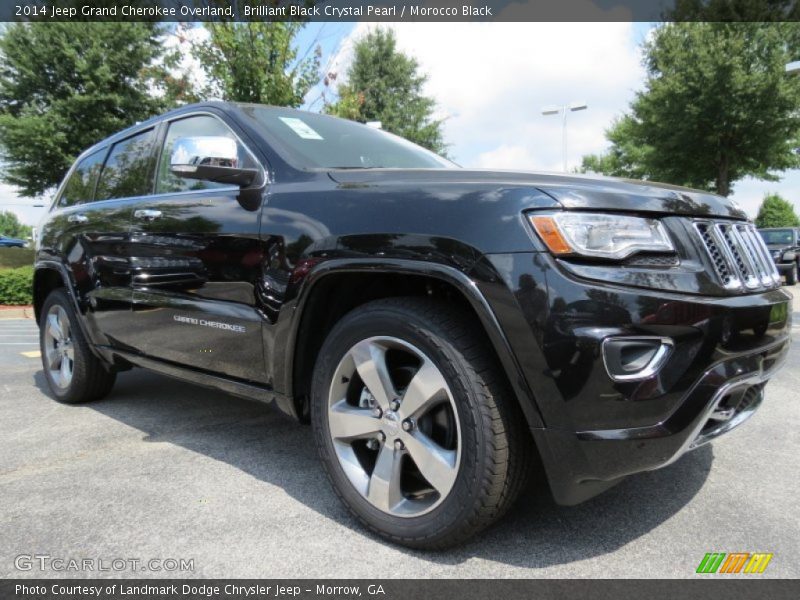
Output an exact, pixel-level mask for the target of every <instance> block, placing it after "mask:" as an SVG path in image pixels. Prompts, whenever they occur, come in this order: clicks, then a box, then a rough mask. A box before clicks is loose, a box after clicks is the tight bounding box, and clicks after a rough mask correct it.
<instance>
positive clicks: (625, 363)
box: [603, 336, 674, 381]
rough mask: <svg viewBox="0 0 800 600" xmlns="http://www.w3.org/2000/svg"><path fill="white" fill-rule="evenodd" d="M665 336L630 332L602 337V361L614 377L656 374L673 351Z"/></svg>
mask: <svg viewBox="0 0 800 600" xmlns="http://www.w3.org/2000/svg"><path fill="white" fill-rule="evenodd" d="M673 346H674V344H673V342H672V340H671V339H670V338H666V337H648V336H629V337H612V338H606V339H605V340H603V362H604V363H605V366H606V371H607V372H608V375H609V377H611V379H613V380H614V381H637V380H640V379H647V378H648V377H652V376H653V375H655V374H656V373H657V372H658V370H659V369H660V368H661V367H662V366H664V363H665V362H667V358H669V355H670V354H671V353H672V349H673Z"/></svg>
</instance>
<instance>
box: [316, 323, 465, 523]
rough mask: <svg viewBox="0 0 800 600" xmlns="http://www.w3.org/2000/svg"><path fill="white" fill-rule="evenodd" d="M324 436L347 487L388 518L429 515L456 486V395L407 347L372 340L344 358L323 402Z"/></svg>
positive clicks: (427, 360)
mask: <svg viewBox="0 0 800 600" xmlns="http://www.w3.org/2000/svg"><path fill="white" fill-rule="evenodd" d="M328 431H329V434H330V437H331V440H332V442H333V446H334V450H335V452H336V456H337V458H338V460H339V464H340V466H341V467H342V470H343V471H344V473H345V474H346V475H347V478H348V479H349V480H350V483H351V484H352V485H353V486H354V487H355V489H356V490H357V491H358V492H359V493H360V494H361V495H362V496H363V497H364V498H366V499H367V501H369V502H370V504H372V505H373V506H374V507H375V508H377V509H379V510H381V511H383V512H385V513H388V514H390V515H392V516H396V517H416V516H419V515H422V514H425V513H427V512H429V511H431V510H433V509H434V508H435V507H436V506H438V505H439V504H440V503H441V502H442V501H443V500H444V499H445V498H446V497H447V495H448V494H449V492H450V491H451V490H452V488H453V485H454V484H455V481H456V476H457V474H458V468H459V463H460V454H461V434H460V428H459V422H458V412H457V408H456V404H455V401H454V399H453V395H452V393H451V392H450V389H449V387H448V385H447V382H446V380H445V378H444V376H443V375H442V373H441V371H440V370H439V368H438V367H437V366H436V365H435V364H434V362H433V361H432V360H431V359H430V358H428V357H427V356H426V355H425V354H424V353H423V352H422V351H421V350H420V349H419V348H417V347H415V346H413V345H412V344H409V343H408V342H406V341H403V340H400V339H398V338H394V337H371V338H368V339H365V340H362V341H360V342H358V343H356V344H355V345H354V346H353V347H352V348H350V350H348V351H347V352H346V353H345V355H344V357H343V358H342V359H341V361H340V362H339V364H338V366H337V367H336V370H335V372H334V376H333V380H332V383H331V386H330V390H329V394H328Z"/></svg>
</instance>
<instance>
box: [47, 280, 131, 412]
mask: <svg viewBox="0 0 800 600" xmlns="http://www.w3.org/2000/svg"><path fill="white" fill-rule="evenodd" d="M39 346H40V350H41V355H42V366H43V367H44V375H45V379H47V384H48V386H49V387H50V391H51V392H52V394H53V395H54V396H55V397H56V399H57V400H59V401H61V402H67V403H70V404H71V403H77V402H88V401H91V400H98V399H100V398H102V397H104V396H105V395H107V394H108V393H109V392H110V391H111V388H112V387H113V385H114V381H115V379H116V375H115V374H114V373H112V372H109V371H108V370H106V368H105V367H104V365H103V363H102V362H101V361H100V359H98V358H97V357H96V356H95V355H94V354H93V353H92V351H91V349H90V348H89V343H88V342H87V340H86V338H85V337H84V336H83V332H82V331H81V329H80V326H79V325H78V322H77V315H76V314H75V310H74V309H73V307H72V302H71V301H70V299H69V297H68V296H67V293H66V291H65V290H64V289H62V288H59V289H57V290H54V291H52V292H51V293H50V295H49V296H48V297H47V300H45V303H44V306H43V307H42V313H41V317H40V322H39Z"/></svg>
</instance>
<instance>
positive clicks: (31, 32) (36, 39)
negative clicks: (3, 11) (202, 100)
mask: <svg viewBox="0 0 800 600" xmlns="http://www.w3.org/2000/svg"><path fill="white" fill-rule="evenodd" d="M165 33H166V29H165V28H164V26H162V25H159V24H155V23H66V22H65V23H58V22H53V23H42V22H37V23H15V24H12V25H9V26H7V27H6V28H5V31H4V32H3V35H2V38H0V153H2V157H1V158H2V160H3V161H4V162H5V168H4V169H3V171H2V179H3V181H5V182H6V183H9V184H11V185H15V186H18V187H19V188H20V193H21V194H22V195H25V196H34V195H37V194H41V193H42V192H44V191H45V190H47V189H49V188H52V187H53V186H55V185H57V184H58V183H59V182H60V181H61V179H62V178H63V177H64V174H65V172H66V171H67V169H68V168H69V166H70V165H71V164H72V162H73V161H74V159H75V157H76V155H78V154H79V153H80V152H81V151H82V150H84V149H86V148H87V147H89V146H91V145H92V144H94V143H96V142H98V141H100V140H101V139H103V138H104V137H107V136H108V135H110V134H111V133H114V132H116V131H119V130H120V129H122V128H124V127H127V126H129V125H132V124H134V123H136V122H137V121H141V120H143V119H146V118H148V117H150V116H152V115H154V114H156V113H158V112H160V111H162V110H163V109H164V107H166V106H169V105H171V104H174V103H176V102H179V101H180V100H181V98H182V97H183V96H186V95H187V92H188V89H187V87H186V85H185V81H184V80H183V79H181V78H180V77H175V76H173V75H171V74H170V73H171V69H173V68H174V67H175V65H176V64H177V61H178V56H177V54H176V53H174V52H170V51H168V50H166V49H165V46H164V44H163V39H162V37H163V35H164V34H165Z"/></svg>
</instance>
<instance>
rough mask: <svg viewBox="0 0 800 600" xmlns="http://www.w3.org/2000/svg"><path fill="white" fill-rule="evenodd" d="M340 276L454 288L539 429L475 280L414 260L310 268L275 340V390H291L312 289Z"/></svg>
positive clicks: (328, 263) (531, 404)
mask: <svg viewBox="0 0 800 600" xmlns="http://www.w3.org/2000/svg"><path fill="white" fill-rule="evenodd" d="M344 273H372V274H375V273H380V274H403V275H417V276H423V277H428V278H432V279H437V280H440V281H443V282H445V283H447V284H449V285H451V286H452V287H454V288H455V289H456V290H457V291H458V292H459V293H460V294H461V295H462V296H463V297H464V298H465V299H466V300H467V302H468V303H469V305H470V306H471V308H472V309H473V311H474V312H475V314H476V315H477V316H478V318H479V320H480V323H481V326H482V327H483V329H484V331H485V332H486V335H487V336H488V338H489V340H490V342H491V344H492V347H493V348H494V351H495V353H496V354H497V357H498V359H499V361H500V364H501V365H502V367H503V369H504V371H505V373H506V376H507V379H508V382H509V384H510V385H511V388H512V390H513V392H514V394H515V395H516V397H517V399H518V401H519V403H520V406H521V408H522V410H523V412H524V414H525V416H526V418H527V420H528V422H529V424H530V426H531V427H537V428H538V427H543V421H542V417H541V412H540V410H539V407H538V405H537V403H536V400H535V398H534V396H533V394H532V392H531V390H530V388H529V387H528V384H527V382H526V380H525V378H524V377H523V374H522V370H521V368H520V365H519V363H518V361H517V359H516V357H515V356H514V354H513V352H512V350H511V346H510V345H509V342H508V340H507V338H506V335H505V333H504V332H503V330H502V328H501V327H500V324H499V322H498V320H497V318H496V316H495V314H494V312H493V311H492V309H491V307H490V305H489V303H488V302H487V300H486V298H485V297H484V296H483V294H482V293H481V291H480V290H479V288H478V285H477V283H476V281H474V280H473V279H471V278H470V277H469V276H468V275H466V274H465V273H464V272H462V271H460V270H458V269H456V268H454V267H450V266H447V265H442V264H437V263H429V262H424V261H418V260H405V259H389V258H380V259H378V258H375V259H366V258H361V259H348V258H344V259H330V260H327V261H324V262H322V263H320V264H318V265H316V266H315V267H314V268H313V269H311V270H310V271H309V272H308V274H307V275H306V277H305V279H304V281H303V283H302V285H301V287H300V289H299V291H298V294H297V297H296V300H295V304H294V310H293V311H292V314H291V320H290V322H289V325H288V327H286V330H285V332H284V333H283V336H284V339H283V340H276V347H283V348H285V349H286V351H285V352H284V353H283V364H282V365H281V366H280V367H279V366H278V365H276V370H275V374H276V382H275V383H276V389H282V390H287V391H288V393H290V391H291V390H292V379H293V371H294V357H295V350H296V342H297V338H298V333H299V331H300V324H301V322H302V319H303V316H304V313H305V310H306V308H307V306H308V301H309V299H310V298H311V297H312V295H313V293H314V290H315V288H316V286H318V285H319V283H320V282H321V281H322V280H324V278H326V277H330V276H334V275H336V274H344ZM278 378H279V379H280V380H278Z"/></svg>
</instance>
